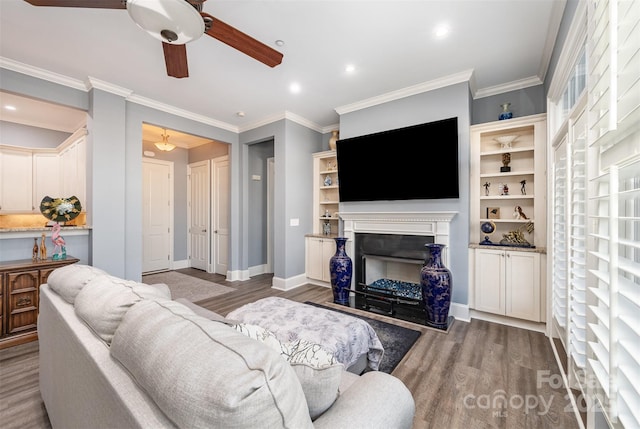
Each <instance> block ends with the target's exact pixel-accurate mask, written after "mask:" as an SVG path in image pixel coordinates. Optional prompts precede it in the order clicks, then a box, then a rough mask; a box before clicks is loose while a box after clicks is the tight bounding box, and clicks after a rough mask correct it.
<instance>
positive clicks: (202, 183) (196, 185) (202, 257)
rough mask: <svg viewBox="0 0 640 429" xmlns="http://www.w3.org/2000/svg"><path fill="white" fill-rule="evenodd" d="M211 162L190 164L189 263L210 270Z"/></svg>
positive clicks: (194, 266) (193, 266)
mask: <svg viewBox="0 0 640 429" xmlns="http://www.w3.org/2000/svg"><path fill="white" fill-rule="evenodd" d="M209 183H210V181H209V161H201V162H195V163H193V164H189V196H188V211H189V262H190V266H191V267H192V268H198V269H200V270H205V271H207V272H209V271H210V269H209V260H210V258H209V249H210V243H211V240H210V239H209V237H210V234H209V233H208V230H209V207H210V202H209V201H210V200H209V195H210V193H209V189H210V188H209Z"/></svg>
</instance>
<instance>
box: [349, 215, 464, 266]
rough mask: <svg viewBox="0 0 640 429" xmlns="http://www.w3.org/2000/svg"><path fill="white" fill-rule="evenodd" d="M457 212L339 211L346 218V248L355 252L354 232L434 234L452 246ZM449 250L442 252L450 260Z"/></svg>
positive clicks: (436, 240)
mask: <svg viewBox="0 0 640 429" xmlns="http://www.w3.org/2000/svg"><path fill="white" fill-rule="evenodd" d="M457 214H458V212H448V211H447V212H444V211H442V212H438V211H429V212H340V213H339V215H340V218H341V219H342V220H343V222H344V223H343V231H344V233H343V236H344V237H346V238H347V240H348V241H347V251H348V252H349V251H351V252H352V251H353V243H354V240H355V235H356V234H358V233H370V234H402V235H424V236H430V237H433V241H434V243H440V244H444V245H446V246H447V248H448V247H449V231H450V225H451V221H452V220H453V218H454V217H455V216H456V215H457ZM447 253H448V252H447V251H446V249H445V251H444V252H443V259H444V263H445V264H446V263H447V259H448V257H447Z"/></svg>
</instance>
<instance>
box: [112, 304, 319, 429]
mask: <svg viewBox="0 0 640 429" xmlns="http://www.w3.org/2000/svg"><path fill="white" fill-rule="evenodd" d="M110 353H111V356H113V358H114V359H117V360H118V361H119V362H120V363H121V364H122V365H123V366H124V367H125V368H126V369H127V370H128V371H129V372H130V373H131V375H132V376H133V377H134V378H135V380H136V382H137V383H138V384H140V386H142V388H144V389H145V391H146V392H147V393H148V394H149V396H150V397H151V398H152V399H153V400H154V402H155V403H156V404H157V405H158V407H159V408H160V409H161V410H162V411H163V412H164V413H165V414H166V415H167V417H169V418H170V419H171V420H172V421H173V422H174V423H175V425H176V426H178V427H203V428H204V427H207V428H215V427H225V428H241V427H247V425H259V426H260V427H289V428H301V429H305V428H309V429H311V428H312V427H313V425H312V423H311V419H310V418H309V412H308V409H307V406H306V404H305V400H304V393H303V391H302V388H301V386H300V383H299V382H298V380H297V378H296V376H295V374H294V372H293V370H292V369H291V367H290V366H289V364H287V362H285V361H284V360H283V359H282V358H281V357H280V356H279V355H278V354H277V353H276V352H275V351H273V350H271V349H270V348H269V347H265V346H264V344H260V343H259V342H257V341H254V340H252V339H250V338H248V337H246V336H244V335H242V334H240V333H238V332H237V331H236V330H234V329H232V328H230V327H229V326H228V325H226V324H224V323H220V322H215V321H212V320H208V319H205V318H203V317H200V316H198V315H196V314H193V312H192V311H191V310H189V309H187V308H186V307H185V306H184V305H182V304H180V303H177V302H175V301H164V300H143V301H140V302H138V303H136V304H134V305H133V306H132V307H131V308H130V309H129V311H127V313H126V314H125V316H124V318H123V320H122V323H120V326H119V327H118V329H117V330H116V333H115V335H114V337H113V341H112V343H111V349H110Z"/></svg>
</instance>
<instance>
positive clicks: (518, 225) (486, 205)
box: [469, 114, 547, 323]
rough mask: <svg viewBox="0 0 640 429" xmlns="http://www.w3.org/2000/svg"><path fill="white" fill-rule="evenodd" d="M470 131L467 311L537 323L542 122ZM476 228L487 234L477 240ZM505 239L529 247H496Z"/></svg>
mask: <svg viewBox="0 0 640 429" xmlns="http://www.w3.org/2000/svg"><path fill="white" fill-rule="evenodd" d="M470 131H471V157H470V160H471V169H470V184H471V187H470V192H469V193H470V200H471V202H470V243H469V247H470V250H469V253H470V255H469V258H470V261H471V264H472V266H473V274H472V276H471V278H470V280H471V281H470V290H469V295H470V296H471V297H473V298H472V302H471V308H472V309H473V310H474V311H476V312H480V313H481V314H482V313H491V314H492V315H499V316H504V317H505V318H511V319H521V320H526V321H529V322H534V323H540V322H544V320H545V318H546V313H545V311H546V310H545V305H544V302H545V297H546V290H545V285H546V281H545V278H544V276H543V275H541V273H543V272H544V270H545V266H546V255H545V245H546V234H547V232H546V210H547V209H546V207H547V204H546V155H545V153H546V147H545V145H546V115H544V114H540V115H532V116H527V117H523V118H515V119H508V120H503V121H496V122H490V123H486V124H479V125H474V126H472V127H471V130H470ZM483 225H485V226H487V225H489V226H491V227H493V228H494V231H493V232H487V231H486V230H485V231H484V232H483V229H484V228H483ZM513 233H517V234H521V235H522V237H523V238H524V239H525V240H526V242H527V243H528V244H529V247H524V246H523V247H519V246H517V245H515V244H516V243H513V242H508V240H504V239H505V238H506V237H505V236H509V235H512V234H513ZM521 244H522V243H521ZM505 320H506V319H505Z"/></svg>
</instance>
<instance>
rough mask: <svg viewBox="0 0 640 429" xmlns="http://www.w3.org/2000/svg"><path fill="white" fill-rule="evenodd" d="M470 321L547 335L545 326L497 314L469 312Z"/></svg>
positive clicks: (544, 324)
mask: <svg viewBox="0 0 640 429" xmlns="http://www.w3.org/2000/svg"><path fill="white" fill-rule="evenodd" d="M470 315H471V318H472V319H479V320H486V321H487V322H495V323H500V324H501V325H507V326H513V327H516V328H522V329H528V330H530V331H536V332H542V333H543V334H545V335H547V324H546V323H537V322H530V321H528V320H522V319H513V318H511V317H506V316H501V315H499V314H491V313H485V312H483V311H478V310H471V311H470Z"/></svg>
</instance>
